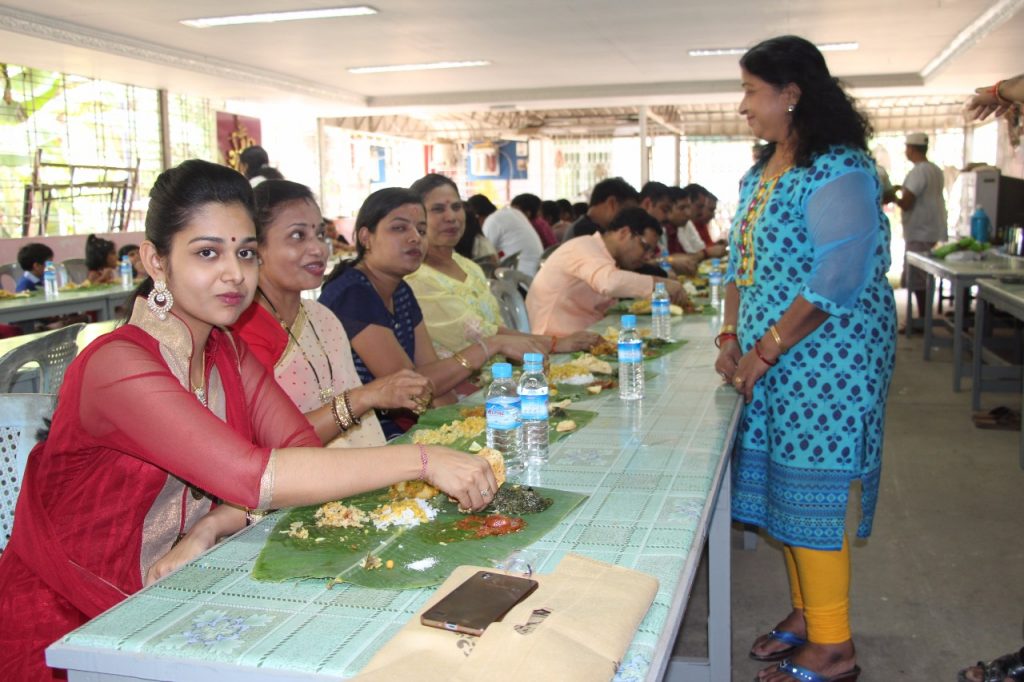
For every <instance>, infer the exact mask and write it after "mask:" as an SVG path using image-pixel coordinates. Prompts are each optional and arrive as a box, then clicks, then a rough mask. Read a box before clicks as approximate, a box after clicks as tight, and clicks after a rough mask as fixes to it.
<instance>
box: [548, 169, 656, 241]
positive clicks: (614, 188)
mask: <svg viewBox="0 0 1024 682" xmlns="http://www.w3.org/2000/svg"><path fill="white" fill-rule="evenodd" d="M639 203H640V194H639V193H638V192H637V191H636V189H634V188H633V185H631V184H629V183H628V182H626V181H625V180H623V179H622V178H608V179H607V180H602V181H601V182H599V183H597V184H596V185H594V190H593V191H592V192H591V193H590V206H589V207H588V208H587V212H586V213H584V214H583V215H581V216H580V217H579V218H577V219H576V222H574V223H573V224H572V225H570V226H569V227H567V228H566V229H565V232H563V233H562V242H563V243H564V242H567V241H569V240H570V239H572V238H573V237H585V236H587V235H591V234H594V233H595V232H601V231H602V230H604V229H605V228H607V227H608V225H609V224H610V223H611V222H612V218H614V217H615V216H616V215H618V213H619V211H621V210H622V209H624V208H632V207H633V206H636V205H637V204H639Z"/></svg>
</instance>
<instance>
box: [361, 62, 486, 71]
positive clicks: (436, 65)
mask: <svg viewBox="0 0 1024 682" xmlns="http://www.w3.org/2000/svg"><path fill="white" fill-rule="evenodd" d="M490 65H491V63H490V62H489V61H486V60H484V59H477V60H472V61H464V62H429V63H426V64H392V65H390V66H355V67H352V68H350V69H349V70H348V72H349V73H355V74H361V73H395V72H398V71H431V70H433V69H464V68H467V67H470V66H490Z"/></svg>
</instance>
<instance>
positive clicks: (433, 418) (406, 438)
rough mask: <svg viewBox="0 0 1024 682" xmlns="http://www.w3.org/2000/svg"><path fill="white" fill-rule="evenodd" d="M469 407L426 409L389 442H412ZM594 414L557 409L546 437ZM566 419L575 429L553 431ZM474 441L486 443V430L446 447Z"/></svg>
mask: <svg viewBox="0 0 1024 682" xmlns="http://www.w3.org/2000/svg"><path fill="white" fill-rule="evenodd" d="M562 397H567V396H562V394H561V392H559V394H558V395H557V396H555V398H554V399H555V400H561V399H562ZM471 407H473V406H472V405H447V406H445V407H438V408H434V409H432V410H427V411H426V412H424V413H423V414H422V415H421V416H420V418H419V422H418V423H417V424H416V426H414V427H412V428H411V429H409V430H408V431H406V432H405V433H404V434H402V435H401V436H399V437H398V438H395V439H394V440H392V441H391V443H394V444H403V443H412V442H413V440H412V439H413V434H415V433H416V432H417V431H423V430H424V429H436V428H437V427H439V426H442V425H444V424H450V423H452V422H454V421H456V420H459V419H465V417H463V416H462V410H463V409H466V408H471ZM596 416H597V413H596V412H591V411H589V410H558V411H556V412H554V413H553V414H552V415H551V421H550V425H551V428H550V430H549V434H548V438H549V440H550V441H551V443H552V444H553V443H557V442H558V441H560V440H562V439H564V438H568V437H569V436H571V435H572V434H574V433H576V432H577V431H579V430H580V429H582V428H583V427H584V426H586V425H587V424H589V423H590V422H591V421H593V419H594V417H596ZM568 419H571V420H572V421H574V422H576V428H575V429H573V430H572V431H563V432H557V431H555V427H556V426H557V425H558V424H559V423H560V422H563V421H566V420H568ZM474 443H476V444H478V445H480V446H484V445H486V444H487V434H486V432H484V431H481V432H480V433H478V434H476V435H473V436H469V437H466V438H458V439H456V440H455V441H454V442H452V443H451V444H449V445H448V447H450V448H452V449H453V450H462V451H463V452H469V451H470V447H471V446H472V445H473V444H474Z"/></svg>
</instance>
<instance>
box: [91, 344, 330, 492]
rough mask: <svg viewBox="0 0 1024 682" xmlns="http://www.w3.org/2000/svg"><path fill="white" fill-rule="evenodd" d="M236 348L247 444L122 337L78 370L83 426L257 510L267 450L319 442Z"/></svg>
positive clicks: (105, 441) (109, 443) (101, 439)
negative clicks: (248, 425) (248, 422)
mask: <svg viewBox="0 0 1024 682" xmlns="http://www.w3.org/2000/svg"><path fill="white" fill-rule="evenodd" d="M239 347H240V349H241V350H240V355H239V361H240V367H241V370H242V373H243V382H244V384H245V394H246V399H247V403H248V405H250V410H251V412H252V420H253V421H252V424H253V433H254V434H255V437H254V438H253V439H252V440H250V439H249V438H245V437H243V436H242V435H240V434H239V433H238V432H237V431H235V430H234V429H232V428H231V427H230V426H229V425H228V424H227V423H225V422H223V421H221V420H220V419H219V418H218V417H217V416H216V415H214V414H213V413H212V412H210V411H209V410H208V409H207V408H206V407H204V406H203V405H202V404H201V403H200V402H199V401H198V400H196V398H195V396H194V395H193V394H192V393H191V392H189V391H186V390H185V389H184V388H183V387H182V385H181V383H179V381H178V379H177V378H176V377H175V376H174V375H173V374H172V373H171V371H170V370H169V369H168V368H167V365H166V363H165V362H164V361H163V359H162V358H160V357H159V356H158V355H155V354H154V353H152V352H151V351H149V350H147V349H146V348H144V347H143V346H140V345H139V344H137V343H133V342H131V341H129V340H121V339H117V340H112V341H110V342H108V343H106V344H104V345H103V346H102V347H100V348H99V349H97V350H96V352H95V353H94V354H92V356H91V357H90V358H89V362H88V364H87V366H86V368H85V371H84V372H83V379H82V386H81V394H80V395H81V400H80V403H79V414H80V418H81V423H82V425H83V428H84V429H85V431H86V432H87V433H88V435H89V436H91V437H92V438H94V439H95V440H96V441H97V442H98V443H100V444H102V445H103V446H104V447H109V448H112V449H115V450H120V451H122V452H124V453H126V454H128V455H131V456H133V457H138V458H140V459H142V460H144V461H147V462H149V463H151V464H153V465H154V466H157V467H160V468H161V469H163V470H165V471H167V472H170V473H171V474H173V475H175V476H177V477H178V478H181V479H182V480H185V481H188V482H189V483H192V484H193V485H196V486H199V487H200V488H202V489H203V490H206V491H208V492H209V493H211V494H212V495H214V496H216V497H219V498H221V499H223V500H226V501H228V502H231V503H233V504H237V505H240V506H245V507H256V506H258V504H259V496H260V481H261V478H262V476H263V472H264V470H265V469H266V466H267V461H268V460H269V458H270V451H271V448H277V447H288V446H292V445H313V444H315V445H319V444H320V443H319V441H318V440H317V439H316V434H315V433H314V432H313V429H312V427H310V426H309V423H308V422H307V421H306V420H305V418H304V417H303V416H302V414H301V413H300V412H299V411H298V409H297V408H296V407H295V406H294V405H293V404H292V403H291V401H290V400H289V399H288V397H287V396H286V395H285V394H284V392H283V391H281V389H280V388H279V387H278V386H277V382H275V381H274V380H273V377H271V376H269V375H268V374H267V372H266V370H265V369H263V367H262V366H260V365H259V363H258V362H257V361H256V359H255V358H254V357H253V356H252V354H251V353H248V352H247V351H245V350H244V348H245V346H244V344H239ZM245 374H248V375H249V376H245ZM250 397H251V398H250ZM275 412H276V413H275ZM271 414H273V418H271V417H270V415H271ZM253 441H255V442H253Z"/></svg>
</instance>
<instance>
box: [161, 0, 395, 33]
mask: <svg viewBox="0 0 1024 682" xmlns="http://www.w3.org/2000/svg"><path fill="white" fill-rule="evenodd" d="M376 13H377V10H375V9H374V8H372V7H368V6H366V5H358V6H354V7H327V8H324V9H301V10H294V11H288V12H263V13H261V14H237V15H234V16H230V17H204V18H201V19H182V20H181V23H182V24H185V25H186V26H191V27H193V28H210V27H211V26H234V25H236V24H270V23H273V22H275V21H299V20H302V19H334V18H337V17H363V16H367V15H370V14H376Z"/></svg>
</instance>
